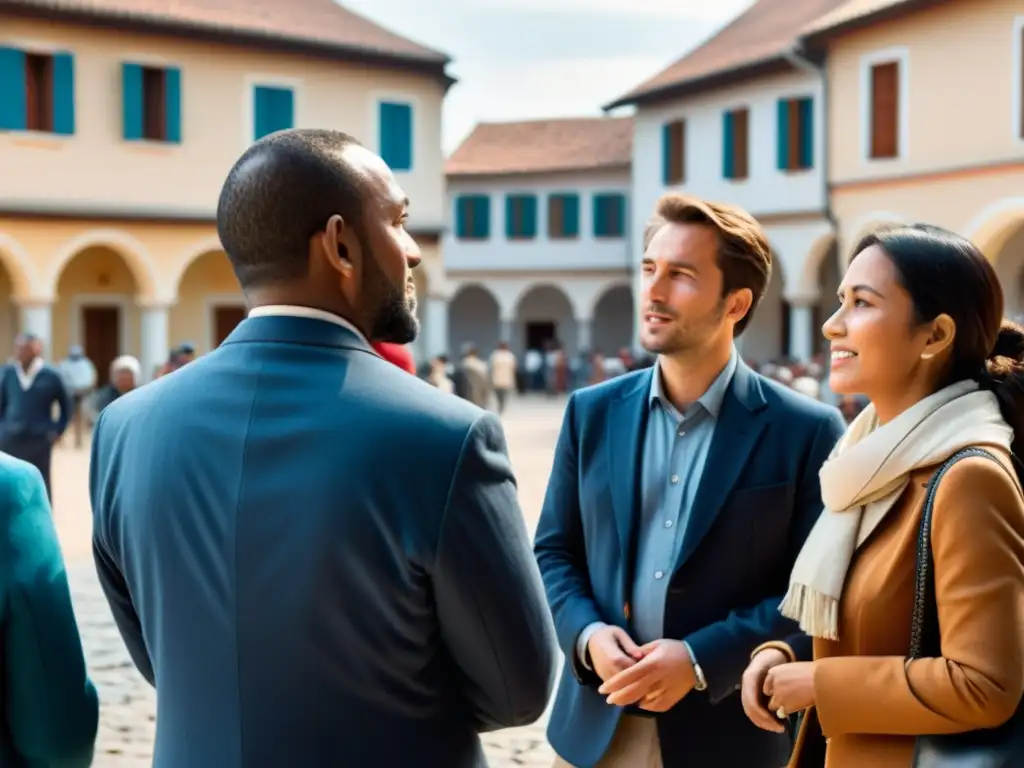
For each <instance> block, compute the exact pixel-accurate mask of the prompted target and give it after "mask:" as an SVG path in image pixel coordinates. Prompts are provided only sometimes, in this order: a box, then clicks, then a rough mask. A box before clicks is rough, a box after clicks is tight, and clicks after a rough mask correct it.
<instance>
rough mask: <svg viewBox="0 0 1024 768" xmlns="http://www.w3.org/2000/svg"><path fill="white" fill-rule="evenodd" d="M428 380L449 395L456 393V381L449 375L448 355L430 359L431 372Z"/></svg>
mask: <svg viewBox="0 0 1024 768" xmlns="http://www.w3.org/2000/svg"><path fill="white" fill-rule="evenodd" d="M427 381H428V382H429V383H430V384H433V385H434V386H435V387H437V388H438V389H440V390H441V391H442V392H446V393H447V394H449V395H452V394H454V393H455V382H454V381H452V380H451V377H450V376H449V375H448V356H447V355H438V356H437V357H435V358H434V359H433V360H431V361H430V373H429V374H427Z"/></svg>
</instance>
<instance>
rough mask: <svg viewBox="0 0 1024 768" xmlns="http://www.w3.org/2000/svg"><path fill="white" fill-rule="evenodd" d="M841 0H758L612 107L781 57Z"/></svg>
mask: <svg viewBox="0 0 1024 768" xmlns="http://www.w3.org/2000/svg"><path fill="white" fill-rule="evenodd" d="M843 2H845V0H758V2H756V3H755V4H754V5H752V6H751V7H750V8H748V9H747V10H746V11H744V12H743V13H742V14H740V15H739V16H737V17H736V18H735V19H733V20H732V22H730V23H729V24H728V25H727V26H726V27H725V28H723V29H722V30H721V31H720V32H718V33H717V34H715V35H714V36H712V37H711V38H710V39H708V40H707V41H705V42H704V43H703V44H702V45H700V46H698V47H697V48H695V49H694V50H692V51H690V52H689V53H687V54H686V55H685V56H683V58H681V59H679V60H678V61H677V62H675V63H674V64H672V65H670V66H669V67H667V68H666V69H664V70H662V71H661V72H659V73H658V74H656V75H655V76H654V77H652V78H650V79H649V80H647V81H645V82H643V83H641V84H640V85H638V86H637V87H636V88H634V89H633V90H631V91H630V92H629V93H627V94H626V95H624V96H622V97H620V98H618V99H616V100H615V101H614V102H612V103H611V104H609V105H608V107H609V108H611V107H617V106H623V105H625V104H632V103H635V102H636V101H638V100H642V99H644V97H650V96H654V95H656V94H657V93H658V92H660V91H667V90H670V89H675V88H678V87H680V86H683V85H687V84H690V83H695V82H697V81H700V80H703V79H704V78H708V77H711V76H714V75H720V74H723V73H725V72H729V71H732V70H736V69H740V68H743V67H746V66H752V65H756V64H759V63H767V62H769V61H771V60H773V59H778V58H779V57H781V56H782V55H783V54H784V53H786V52H787V51H790V50H791V49H793V48H794V46H795V45H796V42H797V40H798V38H799V36H800V33H801V30H802V29H803V28H804V27H805V26H807V25H808V24H809V23H811V22H812V21H814V20H815V19H816V18H818V17H820V16H822V15H823V14H826V13H829V12H830V11H832V10H833V9H834V8H835V7H836V6H838V5H840V4H842V3H843Z"/></svg>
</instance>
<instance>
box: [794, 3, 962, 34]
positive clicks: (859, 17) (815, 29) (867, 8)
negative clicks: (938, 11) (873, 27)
mask: <svg viewBox="0 0 1024 768" xmlns="http://www.w3.org/2000/svg"><path fill="white" fill-rule="evenodd" d="M941 2H946V0H846V2H844V3H842V4H841V5H840V6H839V7H838V8H836V9H835V10H834V11H832V12H830V13H827V14H825V15H824V16H821V17H820V18H817V19H815V20H814V21H813V22H811V23H810V24H808V25H807V27H805V28H804V35H806V36H808V37H812V38H818V37H825V36H827V34H828V33H833V32H840V31H842V30H844V29H850V28H853V27H861V26H866V25H868V24H872V23H875V22H880V21H883V20H885V19H888V18H893V17H895V16H899V15H902V14H904V13H909V12H910V11H915V10H918V9H920V8H925V7H927V6H929V5H938V4H939V3H941Z"/></svg>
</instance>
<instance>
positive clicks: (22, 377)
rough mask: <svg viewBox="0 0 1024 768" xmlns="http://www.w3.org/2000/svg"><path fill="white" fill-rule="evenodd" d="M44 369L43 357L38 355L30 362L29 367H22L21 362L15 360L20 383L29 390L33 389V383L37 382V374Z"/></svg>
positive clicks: (15, 368)
mask: <svg viewBox="0 0 1024 768" xmlns="http://www.w3.org/2000/svg"><path fill="white" fill-rule="evenodd" d="M42 369H43V358H41V357H36V358H34V359H33V360H32V362H31V363H29V364H28V369H27V370H26V369H24V368H22V367H21V363H20V362H18V361H17V360H15V361H14V370H15V371H17V373H18V383H19V384H21V388H22V389H23V390H24V391H26V392H28V390H30V389H32V385H33V384H34V383H35V380H36V376H37V375H38V374H39V371H41V370H42Z"/></svg>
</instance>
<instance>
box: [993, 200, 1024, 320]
mask: <svg viewBox="0 0 1024 768" xmlns="http://www.w3.org/2000/svg"><path fill="white" fill-rule="evenodd" d="M1007 226H1008V231H1006V232H1005V233H1003V237H1002V238H1001V243H1000V247H999V249H998V251H996V252H995V253H993V254H991V256H990V258H992V259H993V261H994V266H995V270H996V275H997V276H998V277H999V283H1000V285H1002V287H1003V299H1004V302H1005V308H1004V310H1003V313H1004V314H1005V315H1006V316H1007V317H1012V318H1014V319H1016V320H1017V321H1018V322H1019V321H1021V320H1024V219H1021V220H1019V221H1017V222H1015V223H1014V224H1009V225H1007Z"/></svg>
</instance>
